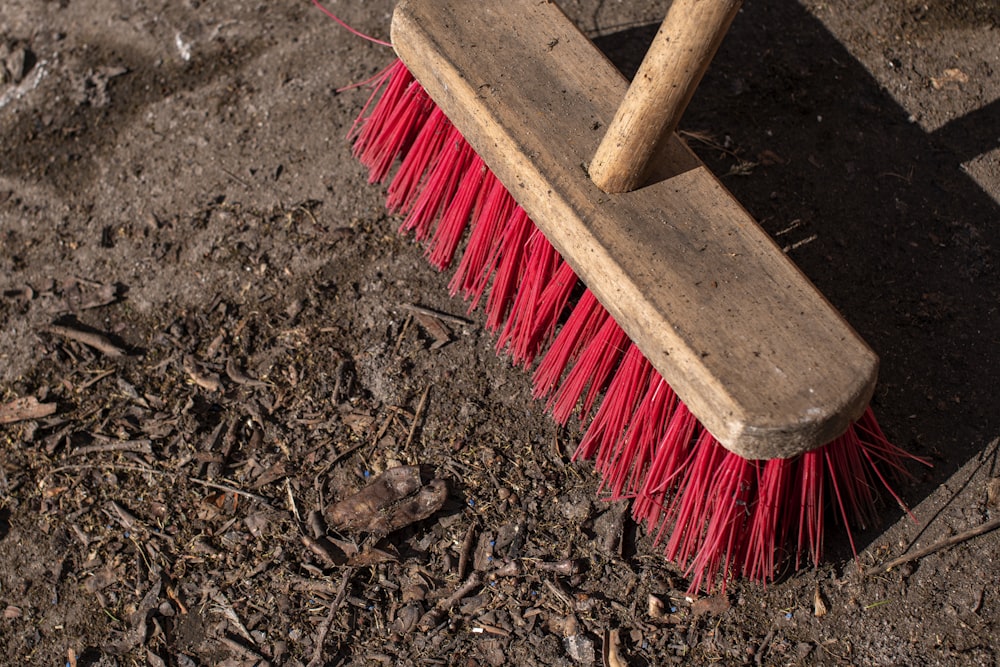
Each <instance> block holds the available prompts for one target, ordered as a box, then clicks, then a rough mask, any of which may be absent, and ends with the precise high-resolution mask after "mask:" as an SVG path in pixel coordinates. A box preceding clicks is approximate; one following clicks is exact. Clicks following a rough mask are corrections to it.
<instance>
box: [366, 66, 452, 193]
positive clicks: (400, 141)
mask: <svg viewBox="0 0 1000 667" xmlns="http://www.w3.org/2000/svg"><path fill="white" fill-rule="evenodd" d="M383 83H384V84H385V90H384V92H383V93H382V96H381V98H379V101H378V103H377V104H376V105H375V107H374V109H373V110H372V113H371V115H370V116H368V117H367V118H366V119H365V121H364V122H363V123H362V125H361V126H360V129H359V130H358V133H357V137H356V139H355V142H354V150H353V153H354V156H355V157H357V158H358V161H359V162H361V164H363V165H364V166H365V167H367V168H368V182H369V183H381V182H382V181H383V180H385V177H386V176H387V175H388V174H389V168H390V167H391V166H392V163H393V162H394V161H395V160H396V158H398V157H399V156H400V155H401V154H402V153H403V152H405V151H406V150H407V149H408V148H409V146H410V144H411V143H412V142H413V139H414V138H415V137H416V136H417V134H418V133H419V131H420V129H421V128H422V127H423V125H424V122H425V121H426V120H427V118H428V116H430V114H431V113H432V112H433V111H434V109H435V105H434V103H433V102H432V101H431V99H430V97H428V96H427V93H426V92H424V89H423V88H422V87H420V85H419V84H417V83H416V82H415V81H414V79H413V75H411V74H410V72H409V70H407V69H406V68H405V67H403V66H402V64H399V65H398V66H395V67H392V68H390V70H389V72H388V74H387V76H386V77H385V79H383V80H381V81H380V82H379V87H376V89H375V91H374V92H373V93H372V96H373V97H374V96H376V95H378V93H379V89H380V87H381V85H382V84H383Z"/></svg>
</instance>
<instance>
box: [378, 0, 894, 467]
mask: <svg viewBox="0 0 1000 667" xmlns="http://www.w3.org/2000/svg"><path fill="white" fill-rule="evenodd" d="M392 41H393V44H394V46H395V48H396V51H397V53H398V54H399V55H400V57H401V58H402V59H403V61H404V62H405V63H406V65H407V66H408V67H409V68H410V70H411V71H412V72H413V73H414V75H415V76H416V77H417V79H418V80H419V81H420V82H421V84H422V85H423V86H424V87H425V88H426V90H427V91H428V93H429V94H430V95H431V97H432V98H433V99H434V100H435V102H436V103H437V104H438V105H439V106H441V107H442V109H443V110H444V112H445V113H446V114H447V115H448V117H449V118H450V119H451V120H452V122H454V123H455V125H456V126H457V127H458V128H459V130H461V132H462V133H463V135H464V136H465V137H466V139H468V140H469V142H470V143H471V144H472V146H473V148H474V149H475V150H476V151H477V152H478V153H479V154H480V155H481V156H482V157H483V159H484V160H485V161H486V163H487V164H488V165H489V167H490V168H491V169H492V170H493V171H494V172H495V173H496V175H497V176H498V177H499V178H500V179H501V181H502V182H503V183H504V185H506V186H507V188H508V190H510V192H511V193H512V194H513V195H514V197H515V199H517V201H518V203H519V204H520V205H521V206H523V207H524V208H525V210H526V211H527V212H528V214H529V215H530V216H531V218H532V219H533V220H534V222H535V223H536V224H537V225H538V227H539V228H540V229H541V230H542V231H543V232H544V233H545V235H546V236H547V237H548V238H549V240H550V241H551V242H552V244H553V245H554V246H555V247H556V249H557V250H559V252H560V253H561V254H562V255H563V257H565V258H566V259H567V260H568V261H569V262H570V264H571V266H572V267H573V268H574V269H575V270H576V272H577V274H578V275H579V276H580V277H581V279H583V281H584V282H585V283H586V284H587V286H588V287H589V288H590V289H591V290H592V291H593V292H594V294H595V295H596V296H597V297H598V299H599V300H600V301H601V303H602V304H603V305H604V306H605V308H607V309H608V311H609V312H610V313H611V314H612V316H614V317H615V319H616V320H617V321H618V323H619V324H620V325H621V326H622V328H623V329H624V330H625V331H626V333H628V335H629V336H630V337H631V339H632V340H633V341H634V342H635V343H636V344H637V345H639V347H640V349H641V350H642V351H643V353H644V354H645V355H646V357H647V358H648V359H649V360H650V361H651V362H652V363H653V365H654V366H655V367H656V368H657V370H658V371H659V372H660V373H661V374H662V375H663V377H664V379H666V380H667V381H668V382H669V383H670V385H671V386H672V387H673V388H674V389H675V390H676V392H677V393H678V395H679V396H680V397H681V399H682V400H683V401H684V402H685V403H686V404H687V405H688V407H689V408H690V409H691V411H692V412H693V413H694V414H695V415H696V416H697V417H698V418H699V419H700V420H701V422H702V423H703V424H704V425H705V427H706V428H708V430H709V431H710V432H711V433H712V434H713V435H714V436H715V437H716V438H718V439H719V441H720V442H722V444H723V445H725V446H726V447H727V448H729V449H730V450H731V451H734V452H736V453H737V454H740V455H741V456H744V457H746V458H749V459H769V458H778V457H790V456H794V455H796V454H799V453H801V452H803V451H806V450H809V449H811V448H815V447H818V446H821V445H823V444H825V443H826V442H828V441H830V440H832V439H833V438H835V437H836V436H838V435H840V434H841V433H842V432H843V431H844V430H845V429H846V428H847V426H848V424H849V422H851V421H853V420H854V419H856V418H857V417H859V416H860V414H861V413H862V412H863V411H864V409H865V406H866V405H867V403H868V401H869V399H870V397H871V393H872V390H873V387H874V383H875V376H876V372H877V366H878V360H877V357H876V356H875V354H874V353H873V352H872V351H871V350H870V349H869V348H868V346H867V345H866V344H865V343H864V341H862V340H861V339H860V338H859V337H858V335H857V334H856V333H855V332H854V331H853V330H852V329H851V327H850V326H849V325H848V324H847V323H846V322H845V321H844V320H843V318H842V317H841V316H840V315H839V314H838V313H837V311H836V310H835V309H834V308H833V307H832V306H831V305H830V304H829V303H828V302H827V301H826V300H825V299H824V298H823V296H822V295H821V294H820V293H819V292H818V291H817V290H816V289H815V287H813V285H812V284H811V283H810V282H809V281H808V279H806V278H805V276H803V275H802V274H801V272H800V271H799V270H798V269H797V268H796V267H795V265H794V264H793V263H792V262H791V261H790V260H789V259H788V258H787V257H786V256H785V255H784V254H783V253H782V252H781V250H780V249H779V248H778V247H777V246H776V245H775V244H774V243H773V242H772V241H771V239H770V238H769V237H768V236H767V234H766V233H765V232H764V231H763V230H762V229H761V228H760V227H759V226H758V225H757V224H756V222H755V221H754V220H753V219H752V218H751V216H750V215H749V214H748V213H747V212H746V211H745V210H744V209H743V208H742V206H740V204H739V203H738V202H737V201H736V200H735V199H734V198H733V196H732V195H731V194H730V193H729V192H728V191H726V189H725V188H724V187H723V186H722V185H721V184H720V183H719V181H718V180H717V179H716V178H715V177H714V175H713V174H712V173H711V172H710V171H709V170H708V169H707V168H706V167H705V166H704V165H703V164H701V162H700V161H699V160H698V159H697V158H696V157H695V156H694V155H693V153H691V152H690V150H688V148H687V147H686V146H685V145H684V143H683V142H682V141H681V140H679V139H678V138H677V137H676V136H672V137H671V139H670V141H669V142H667V144H666V146H665V147H664V148H663V149H662V151H661V154H662V161H661V162H659V163H658V164H657V165H656V175H657V177H658V178H659V179H660V180H658V181H657V182H656V183H654V184H652V185H649V186H647V187H644V188H642V189H640V190H637V191H634V192H630V193H627V194H620V195H608V194H605V193H603V192H602V191H601V190H599V189H598V188H597V187H596V186H595V185H594V184H593V183H592V182H591V180H590V178H589V177H588V176H587V170H586V162H587V161H588V160H589V159H590V156H592V155H593V154H594V151H595V150H596V148H597V145H598V143H599V142H600V139H601V136H602V134H603V130H604V128H606V127H607V126H608V124H609V123H610V122H611V119H612V118H613V117H614V114H615V111H616V108H617V106H618V104H619V103H620V101H621V100H622V99H623V97H624V95H625V91H626V88H627V82H626V81H625V80H624V78H623V77H622V76H621V75H620V73H619V72H618V71H617V70H615V68H614V67H613V66H612V65H611V63H610V62H608V60H607V59H606V58H605V57H604V56H603V55H602V54H601V53H600V52H599V51H598V50H597V49H596V47H594V46H593V45H592V44H591V42H590V41H589V40H588V39H587V38H586V37H585V36H584V35H582V34H581V33H580V32H579V31H578V30H577V29H576V28H575V26H574V25H573V24H572V22H571V21H570V20H568V19H567V18H566V17H565V16H564V15H563V14H562V12H561V11H560V10H559V9H558V7H556V6H555V5H554V4H552V3H549V2H539V1H538V0H508V1H506V2H504V3H481V2H473V1H471V0H403V2H401V3H400V4H399V5H398V6H397V9H396V12H395V14H394V17H393V24H392Z"/></svg>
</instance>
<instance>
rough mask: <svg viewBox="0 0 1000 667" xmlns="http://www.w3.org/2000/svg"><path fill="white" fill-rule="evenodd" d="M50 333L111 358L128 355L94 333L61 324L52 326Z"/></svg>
mask: <svg viewBox="0 0 1000 667" xmlns="http://www.w3.org/2000/svg"><path fill="white" fill-rule="evenodd" d="M48 331H49V333H54V334H56V335H57V336H62V337H63V338H67V339H69V340H75V341H76V342H78V343H83V344H84V345H88V346H90V347H92V348H94V349H95V350H97V351H98V352H101V353H103V354H105V355H107V356H109V357H123V356H125V354H126V352H125V350H124V349H122V348H120V347H118V346H117V345H115V344H114V343H112V342H111V339H109V338H108V337H107V336H104V335H103V334H99V333H95V332H93V331H83V330H81V329H73V328H71V327H64V326H62V325H60V324H52V325H50V326H49V328H48Z"/></svg>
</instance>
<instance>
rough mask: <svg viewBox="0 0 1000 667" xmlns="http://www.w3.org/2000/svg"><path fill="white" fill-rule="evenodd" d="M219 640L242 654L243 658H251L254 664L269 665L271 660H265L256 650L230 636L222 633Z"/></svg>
mask: <svg viewBox="0 0 1000 667" xmlns="http://www.w3.org/2000/svg"><path fill="white" fill-rule="evenodd" d="M219 641H220V642H222V643H223V644H225V645H226V646H227V647H229V649H230V650H232V651H235V652H236V653H238V654H239V655H242V656H243V657H244V658H248V659H250V660H253V661H254V663H255V664H256V665H259V667H270V665H271V662H270V661H269V660H266V659H265V658H264V656H262V655H261V654H260V653H257V651H254V650H253V649H251V648H250V647H249V646H244V645H243V644H241V643H240V642H238V641H236V640H235V639H233V638H232V637H227V636H225V635H222V636H221V637H219Z"/></svg>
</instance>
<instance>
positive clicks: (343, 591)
mask: <svg viewBox="0 0 1000 667" xmlns="http://www.w3.org/2000/svg"><path fill="white" fill-rule="evenodd" d="M353 574H354V568H353V567H349V568H347V569H346V570H344V576H343V577H342V578H341V580H340V589H339V590H338V591H337V597H335V598H334V599H333V602H331V603H330V612H329V613H328V614H327V615H326V620H325V621H323V625H321V626H320V628H319V633H318V636H317V637H316V648H315V649H313V657H312V659H311V660H310V661H309V663H308V664H307V665H306V667H317V666H318V665H320V664H322V662H323V644H324V643H325V642H326V635H327V634H328V633H329V632H330V626H331V625H333V618H334V616H336V615H337V610H338V609H340V605H342V604H343V603H344V598H345V597H347V582H348V581H350V579H351V576H352V575H353Z"/></svg>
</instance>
